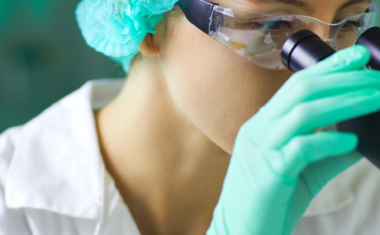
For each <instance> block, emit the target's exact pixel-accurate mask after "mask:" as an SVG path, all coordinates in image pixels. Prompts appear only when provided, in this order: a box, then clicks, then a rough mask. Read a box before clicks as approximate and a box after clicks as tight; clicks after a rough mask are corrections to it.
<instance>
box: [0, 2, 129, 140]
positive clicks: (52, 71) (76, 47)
mask: <svg viewBox="0 0 380 235" xmlns="http://www.w3.org/2000/svg"><path fill="white" fill-rule="evenodd" d="M78 2H79V0H17V1H14V0H0V133H1V132H2V131H4V130H5V129H7V128H9V127H12V126H15V125H20V124H23V123H25V122H27V121H28V120H30V119H32V118H33V117H35V116H37V115H38V114H39V113H41V112H42V111H43V110H44V109H46V108H47V107H49V106H50V105H52V104H53V103H54V102H56V101H58V100H59V99H61V98H62V97H64V96H66V95H67V94H69V93H70V92H72V91H74V90H76V89H78V88H79V87H80V86H81V85H83V84H84V83H85V82H86V81H88V80H92V79H97V78H114V77H124V76H125V74H124V73H123V71H122V68H121V66H120V65H118V64H116V63H115V62H113V61H111V60H110V59H108V58H107V57H105V56H103V55H102V54H100V53H97V52H96V51H94V50H93V49H91V48H90V47H88V46H87V45H86V43H85V42H84V39H83V38H82V35H81V33H80V30H79V28H78V26H77V22H76V20H75V8H76V5H77V4H78Z"/></svg>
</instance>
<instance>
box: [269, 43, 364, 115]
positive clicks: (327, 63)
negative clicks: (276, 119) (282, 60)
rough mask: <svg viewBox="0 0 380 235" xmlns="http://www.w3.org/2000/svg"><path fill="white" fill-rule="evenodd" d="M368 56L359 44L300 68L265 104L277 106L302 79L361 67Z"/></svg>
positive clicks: (271, 106)
mask: <svg viewBox="0 0 380 235" xmlns="http://www.w3.org/2000/svg"><path fill="white" fill-rule="evenodd" d="M370 57H371V54H370V52H369V50H368V49H367V48H366V47H364V46H361V45H356V46H353V47H350V48H347V49H344V50H342V51H339V52H337V53H335V54H334V55H332V56H331V57H329V58H327V59H325V60H324V61H322V62H320V63H318V64H316V65H315V66H312V67H310V68H307V69H305V70H302V71H300V72H298V73H296V74H294V75H293V76H292V77H290V78H289V80H288V81H287V82H285V84H284V85H283V86H282V87H281V89H280V90H279V91H278V92H277V93H276V94H275V95H274V96H273V98H272V99H271V100H270V101H269V102H268V104H267V106H268V108H269V109H271V108H273V107H274V108H276V107H278V104H281V102H282V101H283V100H284V99H286V97H287V95H288V94H290V93H291V91H292V90H293V88H294V87H295V86H296V85H297V84H299V83H301V81H302V80H305V79H311V78H313V77H321V76H322V75H326V74H331V73H337V72H347V71H353V70H358V69H361V68H363V67H365V65H366V64H367V63H368V61H369V59H370Z"/></svg>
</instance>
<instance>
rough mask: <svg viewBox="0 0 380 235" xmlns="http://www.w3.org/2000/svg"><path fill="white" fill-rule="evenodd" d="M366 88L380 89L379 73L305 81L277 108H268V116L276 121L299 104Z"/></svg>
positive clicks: (333, 76) (373, 71)
mask: <svg viewBox="0 0 380 235" xmlns="http://www.w3.org/2000/svg"><path fill="white" fill-rule="evenodd" d="M366 88H377V89H380V72H379V71H375V70H361V71H351V72H345V73H337V74H330V75H326V76H323V77H318V78H311V79H306V80H305V79H304V80H303V81H302V82H300V83H298V84H297V85H296V86H295V87H294V88H293V90H292V92H290V93H289V94H287V96H286V97H285V98H284V99H282V100H281V105H280V104H277V106H276V108H274V107H271V108H268V112H267V115H268V118H270V119H274V118H277V117H281V116H283V115H284V114H285V113H287V112H289V110H290V109H292V108H293V107H294V106H295V105H297V104H298V103H301V102H304V101H311V100H316V99H320V98H323V97H328V96H334V95H338V94H341V93H346V92H350V91H354V90H362V89H366ZM269 109H270V111H269Z"/></svg>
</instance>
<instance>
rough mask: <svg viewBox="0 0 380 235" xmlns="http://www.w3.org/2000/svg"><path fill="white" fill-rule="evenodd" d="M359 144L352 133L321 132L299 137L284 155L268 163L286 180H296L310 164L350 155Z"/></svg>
mask: <svg viewBox="0 0 380 235" xmlns="http://www.w3.org/2000/svg"><path fill="white" fill-rule="evenodd" d="M357 143H358V140H357V137H356V135H354V134H350V133H337V132H321V133H316V134H311V135H304V136H298V137H295V138H293V139H292V140H291V141H290V142H289V143H288V144H286V145H285V146H284V147H283V148H282V154H280V155H274V156H275V157H271V158H268V161H269V163H270V165H271V167H272V169H273V170H274V171H275V172H276V173H277V174H279V175H280V176H283V177H284V179H294V178H296V177H298V175H299V174H300V173H301V171H302V170H303V169H304V168H305V167H306V166H307V165H309V164H310V163H312V162H316V161H319V160H321V159H324V158H326V157H331V156H336V155H341V154H346V153H349V152H351V151H353V150H354V149H355V148H356V146H357Z"/></svg>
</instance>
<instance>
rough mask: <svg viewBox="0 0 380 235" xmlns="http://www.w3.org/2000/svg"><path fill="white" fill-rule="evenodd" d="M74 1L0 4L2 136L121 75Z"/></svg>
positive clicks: (28, 0)
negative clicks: (89, 38) (92, 83)
mask: <svg viewBox="0 0 380 235" xmlns="http://www.w3.org/2000/svg"><path fill="white" fill-rule="evenodd" d="M78 2H79V0H17V1H15V0H0V133H1V132H2V131H4V130H5V129H7V128H9V127H12V126H15V125H20V124H23V123H25V122H27V121H28V120H30V119H31V118H33V117H35V116H37V115H38V114H39V113H41V112H42V111H43V110H44V109H46V108H47V107H49V106H50V105H51V104H53V103H54V102H56V101H58V100H59V99H61V98H62V97H64V96H65V95H67V94H69V93H70V92H72V91H74V90H76V89H78V88H79V87H80V86H81V85H83V84H84V83H85V82H86V81H88V80H91V79H97V78H115V77H125V74H124V73H123V71H122V68H121V66H120V65H117V64H116V63H114V62H113V61H111V60H110V59H108V58H107V57H105V56H103V55H102V54H100V53H97V52H95V51H94V50H93V49H91V48H90V47H88V46H87V45H86V44H85V42H84V39H83V38H82V36H81V33H80V31H79V29H78V26H77V23H76V20H75V14H74V12H75V7H76V5H77V3H78ZM375 2H376V3H380V0H375Z"/></svg>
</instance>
